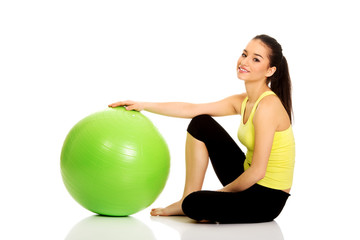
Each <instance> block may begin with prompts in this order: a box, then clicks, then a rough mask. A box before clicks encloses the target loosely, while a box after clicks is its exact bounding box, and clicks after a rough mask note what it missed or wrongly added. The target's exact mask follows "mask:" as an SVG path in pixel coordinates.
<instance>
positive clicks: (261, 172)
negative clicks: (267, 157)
mask: <svg viewBox="0 0 360 240" xmlns="http://www.w3.org/2000/svg"><path fill="white" fill-rule="evenodd" d="M253 170H254V172H253V176H254V178H255V180H256V182H258V181H260V180H262V179H263V178H264V177H265V174H266V169H253Z"/></svg>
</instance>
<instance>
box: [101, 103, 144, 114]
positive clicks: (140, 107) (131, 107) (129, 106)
mask: <svg viewBox="0 0 360 240" xmlns="http://www.w3.org/2000/svg"><path fill="white" fill-rule="evenodd" d="M108 106H109V107H112V108H115V107H122V106H123V107H125V109H126V110H128V111H130V110H135V111H138V112H140V111H142V110H144V103H143V102H135V101H131V100H126V101H120V102H115V103H112V104H109V105H108Z"/></svg>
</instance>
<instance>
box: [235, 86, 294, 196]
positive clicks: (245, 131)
mask: <svg viewBox="0 0 360 240" xmlns="http://www.w3.org/2000/svg"><path fill="white" fill-rule="evenodd" d="M272 94H273V95H275V93H274V92H272V91H267V92H264V93H263V94H262V95H261V96H260V97H259V99H258V100H257V101H256V102H255V104H254V107H253V109H252V110H251V113H250V116H249V119H248V120H247V122H246V123H245V124H244V120H243V118H244V113H245V106H246V103H247V101H248V97H246V98H245V99H244V101H243V103H242V105H241V116H242V118H241V123H240V127H239V130H238V138H239V140H240V142H241V143H242V144H243V145H244V146H245V147H246V148H247V153H246V159H245V162H244V169H245V170H247V169H248V168H249V167H250V165H251V161H252V157H253V153H254V144H255V133H254V125H253V118H254V114H255V111H256V108H257V106H258V104H259V102H260V101H261V99H263V98H264V97H266V96H268V95H272ZM294 165H295V140H294V134H293V131H292V127H291V125H290V127H289V128H288V129H286V130H284V131H280V132H275V135H274V141H273V145H272V148H271V153H270V157H269V162H268V165H267V169H266V174H265V177H264V178H263V179H261V180H260V181H259V182H257V183H258V184H259V185H262V186H265V187H269V188H273V189H279V190H284V189H288V188H291V186H292V182H293V175H294Z"/></svg>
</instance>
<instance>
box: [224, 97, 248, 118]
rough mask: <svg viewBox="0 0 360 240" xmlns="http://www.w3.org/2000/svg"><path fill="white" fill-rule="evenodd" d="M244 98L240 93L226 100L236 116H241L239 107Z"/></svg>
mask: <svg viewBox="0 0 360 240" xmlns="http://www.w3.org/2000/svg"><path fill="white" fill-rule="evenodd" d="M246 97H247V94H246V93H241V94H236V95H232V96H230V97H229V98H228V100H229V101H230V102H231V104H232V106H233V107H234V109H235V111H236V113H237V114H241V105H242V103H243V101H244V100H245V98H246Z"/></svg>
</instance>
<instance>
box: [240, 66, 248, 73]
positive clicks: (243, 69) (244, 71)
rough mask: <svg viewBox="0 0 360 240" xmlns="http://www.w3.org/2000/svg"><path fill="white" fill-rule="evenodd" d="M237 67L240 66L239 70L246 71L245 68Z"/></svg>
mask: <svg viewBox="0 0 360 240" xmlns="http://www.w3.org/2000/svg"><path fill="white" fill-rule="evenodd" d="M239 68H240V70H241V71H244V72H247V70H245V69H243V68H241V67H239Z"/></svg>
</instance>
